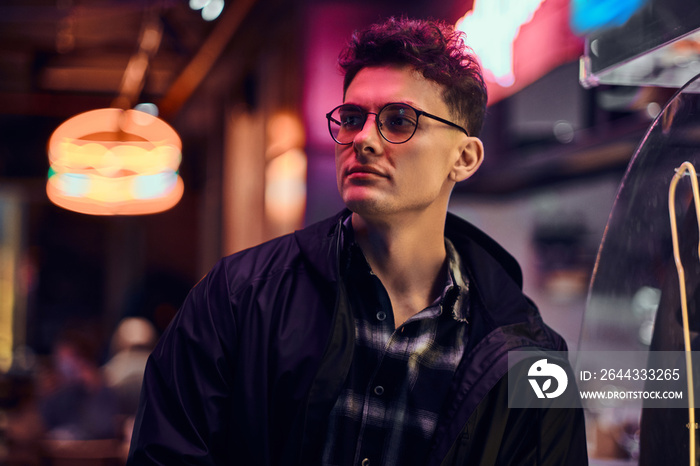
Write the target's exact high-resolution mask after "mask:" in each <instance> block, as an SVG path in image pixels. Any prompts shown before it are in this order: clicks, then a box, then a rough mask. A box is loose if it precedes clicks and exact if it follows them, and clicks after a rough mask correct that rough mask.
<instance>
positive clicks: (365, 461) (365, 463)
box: [362, 458, 369, 466]
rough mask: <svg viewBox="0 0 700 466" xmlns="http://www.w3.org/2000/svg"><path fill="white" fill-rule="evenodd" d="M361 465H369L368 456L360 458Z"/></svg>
mask: <svg viewBox="0 0 700 466" xmlns="http://www.w3.org/2000/svg"><path fill="white" fill-rule="evenodd" d="M362 466H369V458H365V459H363V460H362Z"/></svg>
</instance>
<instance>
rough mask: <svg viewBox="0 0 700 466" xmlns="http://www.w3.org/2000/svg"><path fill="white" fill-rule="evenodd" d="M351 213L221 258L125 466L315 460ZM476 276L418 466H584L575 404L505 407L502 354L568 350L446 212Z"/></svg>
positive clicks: (195, 294) (501, 264)
mask: <svg viewBox="0 0 700 466" xmlns="http://www.w3.org/2000/svg"><path fill="white" fill-rule="evenodd" d="M348 214H349V212H348V211H345V212H343V213H341V214H339V215H337V216H336V217H334V218H331V219H327V220H325V221H322V222H319V223H317V224H314V225H312V226H310V227H308V228H306V229H304V230H300V231H297V232H295V233H293V234H290V235H286V236H283V237H281V238H277V239H275V240H272V241H270V242H267V243H264V244H262V245H260V246H257V247H254V248H251V249H248V250H245V251H242V252H240V253H237V254H234V255H232V256H229V257H226V258H224V259H222V260H221V261H219V263H218V264H217V265H216V266H215V267H214V268H213V269H212V270H211V271H210V273H209V274H207V276H206V277H204V278H203V279H202V280H201V281H200V283H198V284H197V285H196V286H195V287H194V288H193V289H192V291H191V292H190V294H189V295H188V297H187V299H186V300H185V302H184V304H183V306H182V308H181V309H180V311H179V312H178V314H177V316H176V317H175V319H174V320H173V322H172V323H171V325H170V326H169V327H168V329H167V330H166V332H165V333H164V335H163V337H162V338H161V340H160V341H159V343H158V346H157V347H156V349H155V350H154V352H153V354H152V355H151V357H150V359H149V362H148V365H147V368H146V373H145V378H144V385H143V390H142V394H141V401H140V406H139V410H138V414H137V417H136V423H135V427H134V432H133V438H132V444H131V450H130V453H129V464H131V465H137V464H138V465H141V464H163V465H174V464H202V465H204V464H211V465H214V464H217V465H223V464H241V465H296V464H299V465H301V464H305V465H307V464H318V457H319V456H318V455H319V454H320V451H321V449H322V446H323V441H324V429H325V428H326V425H327V419H328V413H329V412H330V410H331V408H332V406H333V404H334V402H335V400H336V397H337V396H338V393H339V391H340V389H341V387H342V385H343V382H344V380H345V376H346V374H347V373H348V369H349V366H350V362H351V359H352V354H353V345H354V322H353V318H352V312H351V310H350V309H349V305H348V301H347V298H346V292H345V289H344V285H343V281H342V280H339V279H338V270H339V265H338V263H339V257H340V250H341V234H340V226H341V223H342V220H343V218H344V217H345V216H346V215H348ZM445 234H446V236H447V237H448V238H449V239H450V240H451V241H452V243H453V244H454V245H455V247H456V249H457V251H458V252H459V254H460V256H461V257H462V260H463V263H464V265H465V269H466V270H467V273H468V275H469V280H470V306H471V308H470V322H469V329H470V330H469V332H468V333H469V335H468V338H469V340H468V346H467V349H466V350H465V356H464V357H463V360H462V362H461V363H460V365H459V367H458V369H457V372H456V374H455V378H454V383H453V386H452V388H451V390H450V393H449V394H448V397H447V399H446V402H445V409H444V412H443V414H442V415H441V417H440V421H439V423H438V426H437V429H436V432H435V438H434V444H433V446H432V450H431V453H430V457H429V459H428V461H427V463H426V464H429V465H439V464H445V465H452V464H455V465H456V464H470V465H471V464H566V465H574V464H587V460H586V445H585V434H584V429H583V414H582V411H581V410H580V409H551V410H542V409H519V410H518V409H509V408H508V407H507V383H506V380H507V378H506V377H505V375H506V373H507V369H508V368H507V353H508V351H510V350H517V349H522V348H534V347H537V348H544V349H551V350H565V349H566V345H565V343H564V341H563V339H562V338H561V337H560V336H559V335H557V334H556V333H555V332H554V331H552V330H551V329H550V328H549V327H547V326H546V325H545V324H544V323H543V322H542V320H541V318H540V316H539V313H538V311H537V309H536V307H535V306H534V305H533V304H532V302H531V301H530V300H529V299H528V298H527V297H525V296H524V295H523V294H522V292H521V287H522V277H521V273H520V267H519V266H518V264H517V262H516V261H515V260H514V259H513V258H512V257H511V256H510V255H509V254H508V253H507V252H506V251H505V250H503V249H502V248H501V247H500V246H499V245H497V244H496V243H495V242H494V241H493V240H492V239H490V238H489V237H488V236H486V235H485V234H484V233H482V232H481V231H480V230H478V229H476V228H475V227H473V226H472V225H470V224H469V223H467V222H465V221H464V220H461V219H459V218H457V217H455V216H453V215H451V214H448V219H447V223H446V232H445Z"/></svg>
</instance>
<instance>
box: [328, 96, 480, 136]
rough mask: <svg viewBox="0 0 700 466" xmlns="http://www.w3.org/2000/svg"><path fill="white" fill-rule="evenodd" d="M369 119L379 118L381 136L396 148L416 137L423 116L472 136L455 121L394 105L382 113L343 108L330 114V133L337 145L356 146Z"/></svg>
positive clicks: (346, 106) (391, 104)
mask: <svg viewBox="0 0 700 466" xmlns="http://www.w3.org/2000/svg"><path fill="white" fill-rule="evenodd" d="M367 115H376V122H377V128H379V134H381V135H382V137H383V138H384V139H386V140H387V141H389V142H390V143H392V144H403V143H404V142H406V141H408V140H409V139H411V137H413V135H414V134H415V133H416V129H417V128H418V118H419V117H420V116H421V115H423V116H426V117H428V118H432V119H433V120H436V121H439V122H440V123H444V124H446V125H449V126H452V127H453V128H456V129H458V130H460V131H462V132H463V133H464V134H466V135H467V136H469V133H468V132H467V130H466V129H464V128H462V127H461V126H459V125H458V124H455V123H452V122H451V121H448V120H445V119H444V118H440V117H439V116H435V115H432V114H430V113H428V112H424V111H422V110H417V109H415V108H413V107H411V106H410V105H408V104H404V103H390V104H386V105H385V106H383V107H382V108H381V109H380V110H379V112H377V113H374V112H367V111H365V110H364V109H363V108H362V107H359V106H357V105H352V104H343V105H339V106H337V107H336V108H334V109H333V110H331V111H330V112H328V113H327V114H326V118H327V119H328V130H329V131H330V133H331V137H332V138H333V140H334V141H335V142H337V143H338V144H342V145H348V144H352V142H353V140H354V139H355V136H357V133H359V132H360V131H362V128H363V127H364V126H365V122H366V121H367Z"/></svg>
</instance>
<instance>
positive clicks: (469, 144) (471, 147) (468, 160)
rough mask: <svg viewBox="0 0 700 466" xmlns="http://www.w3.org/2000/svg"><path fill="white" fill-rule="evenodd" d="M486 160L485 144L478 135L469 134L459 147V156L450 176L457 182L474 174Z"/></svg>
mask: <svg viewBox="0 0 700 466" xmlns="http://www.w3.org/2000/svg"><path fill="white" fill-rule="evenodd" d="M483 161H484V144H483V143H482V142H481V139H479V138H477V137H472V136H467V137H466V138H465V140H464V143H463V144H462V145H460V147H459V157H458V158H457V160H456V161H455V164H454V165H453V166H452V171H451V172H450V178H451V179H452V181H454V182H455V183H458V182H460V181H464V180H466V179H467V178H469V177H470V176H472V175H473V174H474V173H475V172H476V171H477V170H478V169H479V167H480V166H481V162H483Z"/></svg>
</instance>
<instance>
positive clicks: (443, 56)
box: [338, 17, 487, 136]
mask: <svg viewBox="0 0 700 466" xmlns="http://www.w3.org/2000/svg"><path fill="white" fill-rule="evenodd" d="M464 36H465V34H464V33H463V32H461V31H457V30H455V28H454V27H453V26H451V25H449V24H447V23H445V22H444V21H439V20H415V19H408V18H395V17H391V18H389V19H388V20H386V21H385V22H383V23H377V24H374V25H372V26H370V27H369V28H367V29H365V30H362V31H355V33H354V34H353V35H352V38H351V40H350V42H349V43H348V44H347V45H346V47H345V48H344V49H343V50H342V52H341V53H340V57H339V59H338V63H339V65H340V68H341V69H342V70H343V72H344V73H345V80H344V82H343V95H344V94H345V91H347V89H348V86H349V85H350V83H351V82H352V80H353V79H354V78H355V76H356V75H357V73H358V72H359V71H360V70H361V69H362V68H366V67H370V66H382V65H409V66H411V67H413V68H414V69H416V70H417V71H418V72H420V73H422V75H423V76H424V77H425V78H426V79H429V80H431V81H434V82H436V83H438V84H441V85H442V86H443V87H444V93H443V96H442V97H443V99H444V101H445V103H446V104H447V106H448V108H449V109H450V112H452V113H453V115H454V117H456V118H459V120H461V121H462V123H463V124H464V125H465V126H466V127H467V130H468V131H469V134H470V135H472V136H479V134H480V133H481V128H482V126H483V123H484V116H485V114H486V100H487V94H486V85H485V84H484V79H483V77H482V75H481V67H480V66H479V63H478V62H477V59H476V57H475V56H474V54H473V51H472V50H471V49H470V48H469V47H467V45H466V44H465V43H464Z"/></svg>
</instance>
